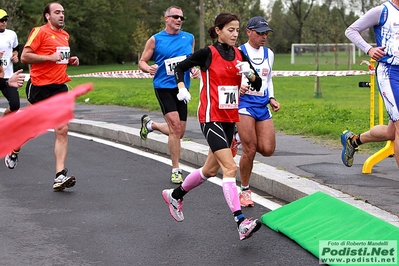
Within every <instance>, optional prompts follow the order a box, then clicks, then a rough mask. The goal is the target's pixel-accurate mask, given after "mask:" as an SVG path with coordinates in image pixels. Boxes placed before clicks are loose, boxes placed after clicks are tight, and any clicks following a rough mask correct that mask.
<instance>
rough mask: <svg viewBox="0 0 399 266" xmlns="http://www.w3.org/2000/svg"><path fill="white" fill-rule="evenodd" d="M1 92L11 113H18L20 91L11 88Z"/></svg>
mask: <svg viewBox="0 0 399 266" xmlns="http://www.w3.org/2000/svg"><path fill="white" fill-rule="evenodd" d="M0 90H1V92H2V93H3V95H4V97H5V98H6V99H7V101H8V105H9V106H10V110H11V112H14V111H17V110H18V109H19V107H20V101H19V93H18V89H17V88H12V87H9V88H3V89H0Z"/></svg>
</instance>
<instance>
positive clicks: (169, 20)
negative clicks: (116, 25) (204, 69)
mask: <svg viewBox="0 0 399 266" xmlns="http://www.w3.org/2000/svg"><path fill="white" fill-rule="evenodd" d="M184 19H185V18H184V16H183V11H182V10H181V8H180V7H177V6H171V7H169V8H168V9H166V11H165V14H164V21H165V29H164V30H162V31H160V32H159V33H157V34H155V35H153V36H151V37H150V38H149V39H148V41H147V43H146V45H145V47H144V51H143V54H142V56H141V58H140V60H139V68H140V69H141V70H142V71H143V72H146V73H150V74H151V75H154V79H153V84H154V91H155V95H156V97H157V99H158V102H159V105H160V107H161V110H162V113H163V115H164V118H165V121H166V123H165V122H164V123H158V122H155V121H152V120H151V119H150V117H149V116H148V115H143V116H142V118H141V130H140V137H141V139H143V140H146V139H147V135H148V133H150V132H152V131H153V130H157V131H160V132H162V133H163V134H165V135H167V136H168V147H169V152H170V157H171V160H172V175H171V182H172V183H174V184H180V183H183V176H182V170H181V169H180V167H179V159H180V139H182V138H183V136H184V133H185V131H186V123H187V103H188V102H189V101H190V99H191V95H190V93H189V92H188V88H189V87H190V72H191V74H192V76H193V77H194V78H198V77H199V76H200V71H199V69H197V68H195V67H193V68H192V69H191V70H190V71H186V72H185V76H184V83H185V88H184V89H178V88H177V84H176V80H175V76H174V69H175V67H176V65H177V64H179V63H180V62H181V61H183V60H184V59H185V58H187V57H188V56H190V55H191V54H192V53H193V52H194V46H195V40H194V35H193V34H191V33H188V32H185V31H182V30H181V27H182V25H183V21H184ZM150 60H152V61H154V64H153V65H149V61H150Z"/></svg>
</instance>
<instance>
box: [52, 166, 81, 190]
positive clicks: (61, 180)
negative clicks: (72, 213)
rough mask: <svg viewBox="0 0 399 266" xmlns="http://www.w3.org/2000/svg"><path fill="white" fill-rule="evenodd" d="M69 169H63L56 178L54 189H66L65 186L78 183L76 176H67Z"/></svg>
mask: <svg viewBox="0 0 399 266" xmlns="http://www.w3.org/2000/svg"><path fill="white" fill-rule="evenodd" d="M67 172H68V169H66V168H65V169H64V170H62V171H61V172H60V173H61V174H60V175H58V177H56V178H55V179H54V184H53V189H55V190H64V189H65V188H71V187H73V186H74V185H75V184H76V179H75V177H74V176H67Z"/></svg>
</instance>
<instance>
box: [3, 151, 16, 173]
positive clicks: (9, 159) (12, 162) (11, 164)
mask: <svg viewBox="0 0 399 266" xmlns="http://www.w3.org/2000/svg"><path fill="white" fill-rule="evenodd" d="M4 163H5V164H6V166H7V167H8V168H9V169H14V168H15V167H16V166H17V163H18V153H15V152H12V153H11V154H8V155H7V156H6V158H4Z"/></svg>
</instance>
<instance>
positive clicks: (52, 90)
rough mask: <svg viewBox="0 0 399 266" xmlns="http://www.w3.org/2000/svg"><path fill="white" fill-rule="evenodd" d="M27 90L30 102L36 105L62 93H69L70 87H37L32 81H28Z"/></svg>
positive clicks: (63, 85) (53, 85)
mask: <svg viewBox="0 0 399 266" xmlns="http://www.w3.org/2000/svg"><path fill="white" fill-rule="evenodd" d="M25 90H26V97H27V98H28V102H29V103H31V104H35V103H37V102H40V101H43V100H45V99H47V98H50V97H51V96H54V95H56V94H59V93H61V92H67V91H68V86H67V85H66V84H49V85H44V86H35V85H33V84H32V82H31V81H30V80H28V83H27V84H26V89H25Z"/></svg>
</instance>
